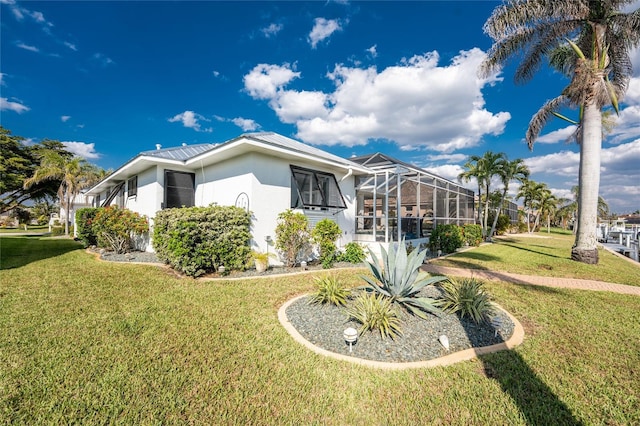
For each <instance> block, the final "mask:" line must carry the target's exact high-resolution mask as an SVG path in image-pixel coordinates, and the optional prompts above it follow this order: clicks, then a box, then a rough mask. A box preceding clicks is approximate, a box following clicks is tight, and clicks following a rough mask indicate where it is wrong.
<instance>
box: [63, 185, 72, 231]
mask: <svg viewBox="0 0 640 426" xmlns="http://www.w3.org/2000/svg"><path fill="white" fill-rule="evenodd" d="M65 198H66V200H67V201H66V203H65V204H66V206H65V209H64V215H65V220H64V235H66V236H67V237H68V236H69V217H70V214H69V209H70V208H71V206H70V204H71V197H70V195H69V194H66V195H65Z"/></svg>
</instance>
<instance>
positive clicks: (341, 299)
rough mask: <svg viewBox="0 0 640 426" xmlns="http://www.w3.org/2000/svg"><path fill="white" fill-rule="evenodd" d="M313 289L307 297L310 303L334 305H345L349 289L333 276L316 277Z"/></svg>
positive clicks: (349, 293) (349, 292)
mask: <svg viewBox="0 0 640 426" xmlns="http://www.w3.org/2000/svg"><path fill="white" fill-rule="evenodd" d="M315 287H316V289H315V291H314V292H313V293H312V294H311V296H310V297H309V303H310V304H324V303H330V304H332V305H336V306H345V305H346V304H347V298H348V297H349V296H350V295H351V290H349V289H348V288H345V287H344V285H343V284H342V282H340V281H338V279H337V278H335V277H322V278H316V284H315Z"/></svg>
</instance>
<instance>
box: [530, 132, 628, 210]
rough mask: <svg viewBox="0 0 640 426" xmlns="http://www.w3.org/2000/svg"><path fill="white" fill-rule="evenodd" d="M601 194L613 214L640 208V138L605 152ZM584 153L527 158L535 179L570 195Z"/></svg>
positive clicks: (603, 151)
mask: <svg viewBox="0 0 640 426" xmlns="http://www.w3.org/2000/svg"><path fill="white" fill-rule="evenodd" d="M600 158H601V164H600V195H601V196H602V197H603V198H604V199H605V201H606V202H607V203H608V204H609V207H610V208H611V210H612V211H614V212H617V213H625V212H630V211H634V210H636V209H638V208H640V197H637V196H636V195H637V194H638V193H640V189H639V188H640V185H638V184H637V182H640V167H638V164H640V138H639V139H636V140H635V141H632V142H629V143H623V144H620V145H616V146H613V147H611V148H604V149H602V150H601V157H600ZM579 163H580V154H579V153H577V152H571V151H562V152H558V153H554V154H549V155H543V156H539V157H532V158H528V159H525V164H527V166H529V169H530V170H531V179H533V180H535V181H540V182H546V183H548V184H549V186H550V187H553V188H556V189H555V190H554V193H555V194H556V195H558V196H563V197H566V198H571V197H570V196H569V197H567V196H566V191H569V190H570V188H571V187H572V186H574V185H577V184H578V169H579Z"/></svg>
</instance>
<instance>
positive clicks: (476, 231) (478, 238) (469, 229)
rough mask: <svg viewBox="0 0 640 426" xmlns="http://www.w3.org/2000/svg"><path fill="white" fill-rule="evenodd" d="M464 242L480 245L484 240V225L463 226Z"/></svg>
mask: <svg viewBox="0 0 640 426" xmlns="http://www.w3.org/2000/svg"><path fill="white" fill-rule="evenodd" d="M462 235H463V236H464V242H465V243H467V244H468V245H470V246H476V247H477V246H479V245H480V243H481V242H482V227H481V226H480V225H474V224H467V225H464V226H463V227H462Z"/></svg>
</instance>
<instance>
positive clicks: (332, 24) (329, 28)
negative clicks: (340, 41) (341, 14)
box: [308, 18, 342, 49]
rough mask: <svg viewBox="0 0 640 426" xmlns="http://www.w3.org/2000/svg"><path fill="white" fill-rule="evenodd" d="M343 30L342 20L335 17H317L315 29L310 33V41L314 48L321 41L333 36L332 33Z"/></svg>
mask: <svg viewBox="0 0 640 426" xmlns="http://www.w3.org/2000/svg"><path fill="white" fill-rule="evenodd" d="M340 30H342V26H341V25H340V21H337V20H335V19H325V18H316V19H315V20H314V24H313V29H312V30H311V32H310V33H309V38H308V40H309V43H310V44H311V47H312V48H314V49H315V48H316V46H317V45H318V43H319V42H321V41H322V40H325V39H327V38H329V37H331V34H333V33H335V32H336V31H340Z"/></svg>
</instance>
